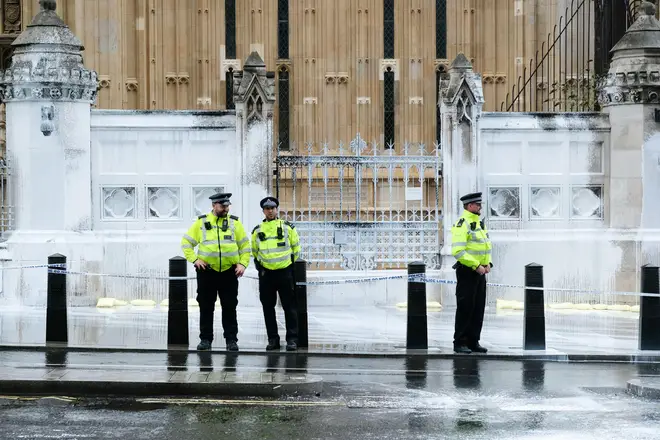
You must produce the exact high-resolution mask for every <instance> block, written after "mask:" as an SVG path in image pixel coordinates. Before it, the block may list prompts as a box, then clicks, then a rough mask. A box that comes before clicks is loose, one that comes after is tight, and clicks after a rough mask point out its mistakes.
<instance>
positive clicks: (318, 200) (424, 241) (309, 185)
mask: <svg viewBox="0 0 660 440" xmlns="http://www.w3.org/2000/svg"><path fill="white" fill-rule="evenodd" d="M302 150H303V151H298V150H296V149H295V148H294V149H292V150H290V151H279V152H278V155H277V158H276V172H275V174H276V193H277V196H278V198H279V199H280V214H281V216H282V218H284V219H286V220H289V221H291V222H293V223H294V224H295V226H296V229H297V230H298V232H299V234H300V236H301V246H302V251H301V252H302V257H303V258H304V259H305V260H307V261H308V262H310V263H311V264H312V265H314V266H315V267H317V268H324V269H333V268H342V269H347V270H370V269H388V268H401V267H405V265H406V264H407V263H408V262H411V261H415V260H422V261H424V262H425V263H426V264H427V267H428V268H437V267H439V264H440V258H439V254H440V246H441V242H440V240H441V237H442V233H441V231H442V228H441V219H442V212H441V206H442V205H441V200H440V194H441V179H442V162H441V161H442V159H441V157H440V149H439V148H438V145H437V144H436V145H434V146H433V147H432V148H427V146H425V145H424V144H408V143H406V144H404V145H403V146H402V147H401V148H400V149H399V150H398V151H397V149H396V148H395V146H394V145H390V146H389V148H382V147H379V145H378V144H376V143H371V144H367V142H365V141H364V140H363V139H362V138H361V137H360V135H359V134H358V135H357V136H356V137H355V139H353V140H352V141H351V142H350V144H349V148H348V149H346V146H345V144H343V143H339V144H338V145H337V148H331V147H330V146H329V144H328V143H323V144H313V143H307V144H305V146H304V147H303V149H302Z"/></svg>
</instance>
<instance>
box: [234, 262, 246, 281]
mask: <svg viewBox="0 0 660 440" xmlns="http://www.w3.org/2000/svg"><path fill="white" fill-rule="evenodd" d="M235 273H236V278H240V277H242V276H243V274H244V273H245V266H243V265H242V264H237V265H236V270H235Z"/></svg>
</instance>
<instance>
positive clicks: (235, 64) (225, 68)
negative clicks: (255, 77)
mask: <svg viewBox="0 0 660 440" xmlns="http://www.w3.org/2000/svg"><path fill="white" fill-rule="evenodd" d="M230 69H231V70H232V71H233V72H238V71H239V70H241V60H222V78H224V77H225V73H227V72H229V71H230Z"/></svg>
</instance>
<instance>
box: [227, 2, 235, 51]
mask: <svg viewBox="0 0 660 440" xmlns="http://www.w3.org/2000/svg"><path fill="white" fill-rule="evenodd" d="M225 57H226V58H227V59H230V60H233V59H235V58H236V0H225Z"/></svg>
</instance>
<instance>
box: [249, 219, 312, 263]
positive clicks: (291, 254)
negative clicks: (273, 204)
mask: <svg viewBox="0 0 660 440" xmlns="http://www.w3.org/2000/svg"><path fill="white" fill-rule="evenodd" d="M252 255H253V256H254V260H255V261H256V262H258V263H259V264H261V265H262V266H263V267H264V268H266V269H270V270H277V269H285V268H287V267H289V266H291V264H293V262H294V261H296V260H297V259H298V256H299V255H300V238H299V237H298V232H296V229H295V228H294V226H293V225H292V224H291V223H289V222H287V221H284V220H280V219H275V220H271V221H267V220H264V221H263V222H262V223H261V224H259V225H257V226H256V227H255V228H254V229H253V230H252Z"/></svg>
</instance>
